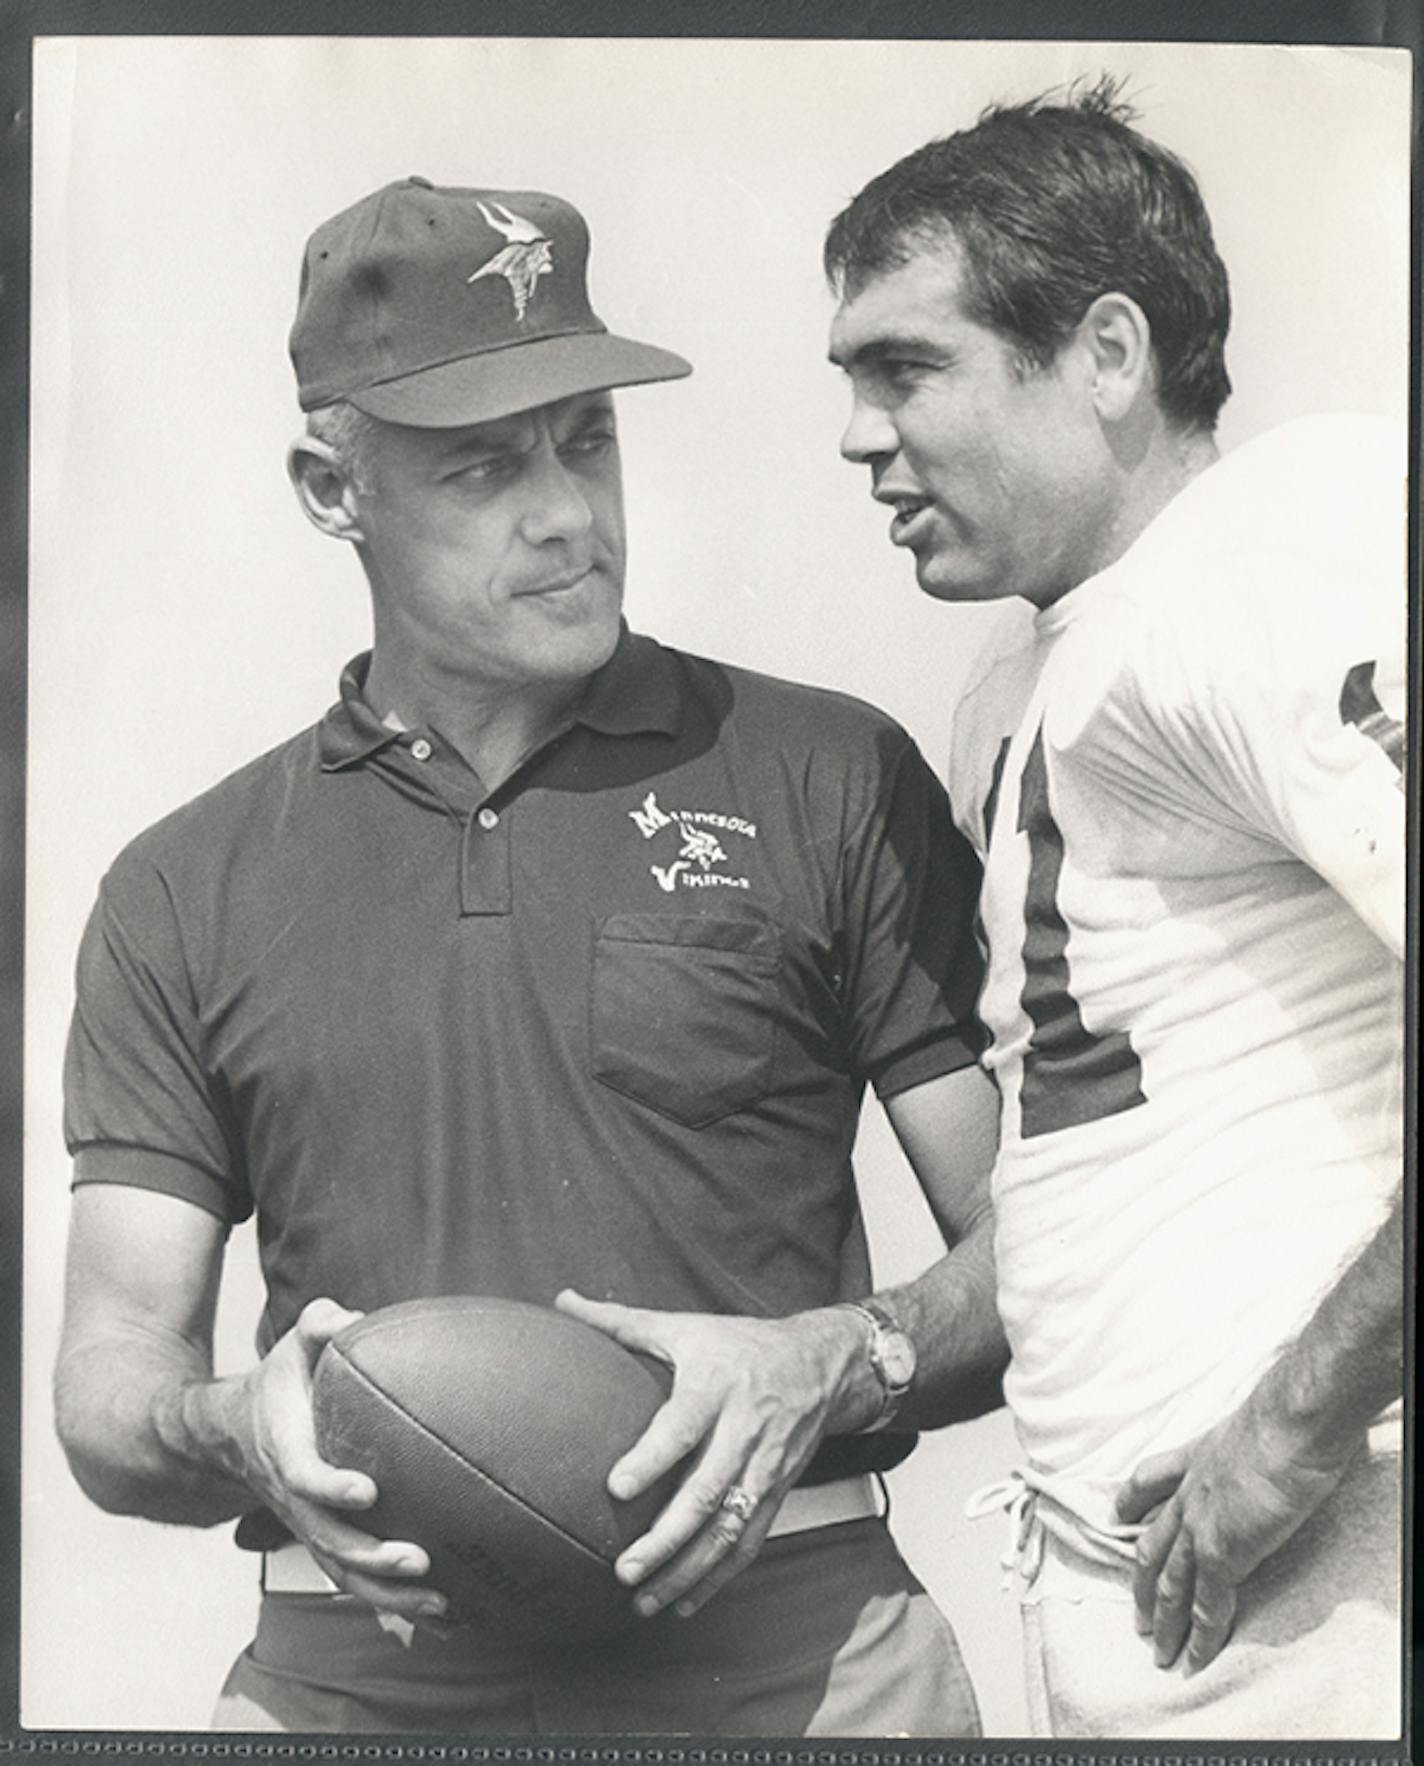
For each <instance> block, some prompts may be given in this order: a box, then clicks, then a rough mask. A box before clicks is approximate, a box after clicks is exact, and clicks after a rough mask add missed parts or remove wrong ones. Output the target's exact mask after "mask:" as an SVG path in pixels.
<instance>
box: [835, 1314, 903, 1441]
mask: <svg viewBox="0 0 1424 1766" xmlns="http://www.w3.org/2000/svg"><path fill="white" fill-rule="evenodd" d="M840 1304H841V1305H842V1306H844V1307H845V1308H846V1310H847V1311H849V1312H856V1313H859V1314H860V1316H861V1317H862V1318H863V1319H864V1320H865V1322H866V1324H867V1325H868V1326H869V1328H870V1337H869V1340H868V1342H867V1344H866V1348H867V1350H868V1352H869V1355H870V1365H871V1368H872V1370H873V1371H874V1374H875V1377H876V1379H877V1380H879V1382H880V1390H881V1394H882V1398H881V1405H880V1414H879V1415H878V1416H877V1417H875V1418H874V1420H873V1421H871V1422H869V1423H866V1424H865V1426H864V1428H863V1429H862V1430H861V1433H862V1434H865V1435H872V1434H874V1433H875V1431H876V1430H877V1429H884V1428H888V1427H889V1425H890V1424H891V1423H892V1422H893V1421H894V1419H895V1414H896V1412H897V1411H898V1410H899V1408H900V1406H901V1405H902V1404H903V1403H904V1402H905V1394H906V1393H907V1392H908V1391H909V1390H910V1386H911V1383H912V1382H913V1380H914V1377H915V1360H916V1357H915V1345H914V1342H913V1341H912V1340H911V1338H910V1337H909V1336H908V1335H907V1334H906V1332H905V1331H904V1329H903V1328H902V1327H901V1324H900V1321H899V1320H898V1319H897V1318H896V1317H895V1314H894V1313H893V1312H891V1310H890V1308H889V1307H888V1306H886V1305H885V1303H884V1302H883V1301H881V1300H877V1299H876V1298H875V1296H874V1295H873V1294H868V1295H867V1296H866V1297H865V1299H863V1300H843V1301H841V1302H840Z"/></svg>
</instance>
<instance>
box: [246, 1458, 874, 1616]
mask: <svg viewBox="0 0 1424 1766" xmlns="http://www.w3.org/2000/svg"><path fill="white" fill-rule="evenodd" d="M880 1512H881V1510H880V1502H879V1500H878V1496H877V1492H876V1483H875V1479H874V1478H873V1477H872V1476H871V1475H870V1474H869V1473H868V1472H865V1473H862V1475H861V1476H860V1477H858V1478H837V1479H836V1481H835V1482H834V1483H832V1484H798V1485H797V1486H796V1488H795V1489H793V1490H788V1491H787V1493H786V1495H785V1496H784V1497H783V1499H782V1503H781V1507H780V1508H779V1509H778V1510H777V1513H776V1519H775V1520H774V1521H773V1522H772V1523H771V1528H770V1530H769V1532H768V1533H767V1538H768V1539H779V1538H781V1537H782V1536H783V1535H784V1534H787V1533H808V1532H810V1531H811V1529H812V1528H813V1527H836V1526H839V1525H840V1524H841V1522H843V1521H865V1520H869V1519H871V1518H872V1517H873V1516H875V1515H878V1514H879V1513H880ZM262 1592H263V1593H264V1594H339V1593H340V1592H341V1591H340V1590H339V1589H338V1588H337V1586H336V1584H335V1583H334V1582H333V1581H332V1580H331V1578H330V1576H328V1575H327V1574H326V1572H325V1570H323V1569H322V1568H321V1566H320V1565H319V1564H318V1563H317V1561H316V1559H315V1558H314V1557H313V1556H312V1555H311V1553H310V1552H309V1551H308V1550H307V1548H306V1546H304V1545H303V1544H302V1543H301V1541H300V1540H298V1539H293V1540H291V1541H289V1542H288V1543H287V1544H286V1545H280V1546H278V1547H277V1549H276V1550H275V1551H264V1552H263V1554H262Z"/></svg>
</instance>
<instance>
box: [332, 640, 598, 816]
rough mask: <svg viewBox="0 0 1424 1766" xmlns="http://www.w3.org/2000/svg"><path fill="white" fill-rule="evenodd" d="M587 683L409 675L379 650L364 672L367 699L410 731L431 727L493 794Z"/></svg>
mask: <svg viewBox="0 0 1424 1766" xmlns="http://www.w3.org/2000/svg"><path fill="white" fill-rule="evenodd" d="M586 685H587V683H586V682H585V681H583V680H571V681H565V680H560V681H550V682H542V681H540V682H528V681H520V682H513V681H511V682H509V683H507V684H506V683H499V682H496V683H483V684H475V683H472V682H469V681H454V682H443V681H430V680H409V679H405V678H403V677H402V675H401V671H399V670H398V669H395V668H392V667H391V666H390V664H389V662H387V661H385V660H384V659H383V657H382V655H381V652H380V651H379V650H377V651H376V652H375V654H374V655H373V656H372V658H371V669H370V673H369V674H368V675H367V677H366V686H365V695H366V701H367V703H368V704H369V705H370V706H371V707H372V709H373V710H374V711H375V712H376V714H377V716H379V717H381V718H383V719H385V720H386V721H387V722H395V723H398V724H399V725H401V726H402V727H404V728H405V729H410V730H414V729H425V730H433V731H434V732H435V733H436V734H437V735H439V736H440V738H441V739H442V741H445V742H448V743H449V745H450V746H451V747H452V748H453V749H454V750H455V751H456V753H457V754H459V755H460V757H461V759H462V760H464V761H465V762H466V764H467V765H468V766H470V767H472V768H473V769H474V771H475V772H476V773H478V775H479V777H480V781H481V783H482V784H483V785H484V787H485V789H486V790H487V791H493V790H495V789H496V788H497V787H498V786H500V785H502V784H503V783H504V781H505V780H506V779H508V778H509V777H510V775H511V774H512V773H513V772H514V771H515V770H516V769H517V768H518V767H519V765H520V763H521V762H522V761H523V760H524V759H525V758H526V757H527V756H528V755H530V754H532V753H533V752H534V750H535V749H537V748H539V747H541V746H542V745H543V744H544V743H545V742H547V741H548V739H549V738H550V737H551V736H553V735H554V734H556V733H557V731H558V730H559V729H560V728H561V727H562V726H563V724H564V723H565V722H566V721H567V718H568V715H569V712H570V711H571V710H572V708H573V707H574V705H575V704H576V703H577V702H578V700H579V699H580V698H581V697H582V695H583V691H584V688H585V686H586Z"/></svg>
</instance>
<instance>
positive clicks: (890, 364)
mask: <svg viewBox="0 0 1424 1766" xmlns="http://www.w3.org/2000/svg"><path fill="white" fill-rule="evenodd" d="M928 371H929V364H928V363H927V362H918V361H914V360H913V359H912V358H911V357H909V356H892V357H891V358H889V360H887V361H884V362H882V363H881V364H880V372H881V375H882V376H883V378H884V380H885V381H886V383H887V385H890V386H909V385H911V384H912V383H913V382H914V381H916V380H918V379H919V378H920V376H921V375H922V374H925V373H927V372H928Z"/></svg>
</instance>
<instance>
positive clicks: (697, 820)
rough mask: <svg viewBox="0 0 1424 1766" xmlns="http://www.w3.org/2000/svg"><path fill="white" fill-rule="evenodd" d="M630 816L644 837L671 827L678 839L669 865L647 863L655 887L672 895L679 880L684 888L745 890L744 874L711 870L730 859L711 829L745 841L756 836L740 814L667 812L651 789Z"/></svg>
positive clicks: (683, 810) (653, 835) (752, 827)
mask: <svg viewBox="0 0 1424 1766" xmlns="http://www.w3.org/2000/svg"><path fill="white" fill-rule="evenodd" d="M628 815H629V818H630V819H631V821H632V822H633V825H634V826H635V827H636V828H637V830H638V832H639V833H640V834H641V835H642V836H643V838H644V840H652V839H655V838H656V837H657V835H658V834H659V833H660V832H661V831H662V830H663V829H664V828H671V829H672V830H673V832H674V833H675V834H676V835H677V837H678V839H679V840H680V841H681V843H682V844H681V847H680V848H679V850H678V854H677V857H676V858H675V859H673V861H672V863H671V864H666V865H649V866H648V869H649V871H650V872H651V873H652V875H653V876H654V877H655V878H656V879H657V883H658V888H659V889H661V890H663V891H665V892H666V893H667V894H669V895H671V894H672V892H673V891H674V890H675V889H676V888H677V886H678V880H679V879H681V881H682V884H683V886H684V887H685V888H702V889H707V888H711V887H712V886H713V885H718V884H720V885H721V887H723V888H724V889H748V888H750V887H751V884H750V880H749V879H748V878H746V877H728V876H724V875H723V874H722V873H720V872H718V871H715V870H714V869H713V866H714V865H725V864H729V863H730V862H731V860H730V858H729V855H728V854H727V852H726V851H725V850H724V849H723V846H722V843H721V841H720V840H719V839H718V838H717V836H716V834H714V833H713V832H712V831H711V830H712V829H713V828H725V829H727V830H728V831H729V832H730V833H733V834H740V835H742V836H744V837H745V838H746V839H748V840H755V839H756V837H757V831H756V824H755V823H754V822H749V821H746V820H745V819H744V818H743V817H741V816H726V815H718V814H716V813H715V812H714V811H712V810H705V809H675V810H672V811H671V812H669V811H668V810H665V809H664V808H663V807H662V805H661V804H660V803H659V802H658V798H657V793H656V792H655V791H650V792H649V793H648V795H647V796H646V797H645V798H644V799H643V802H642V805H641V807H640V808H638V809H630V810H629V811H628Z"/></svg>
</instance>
